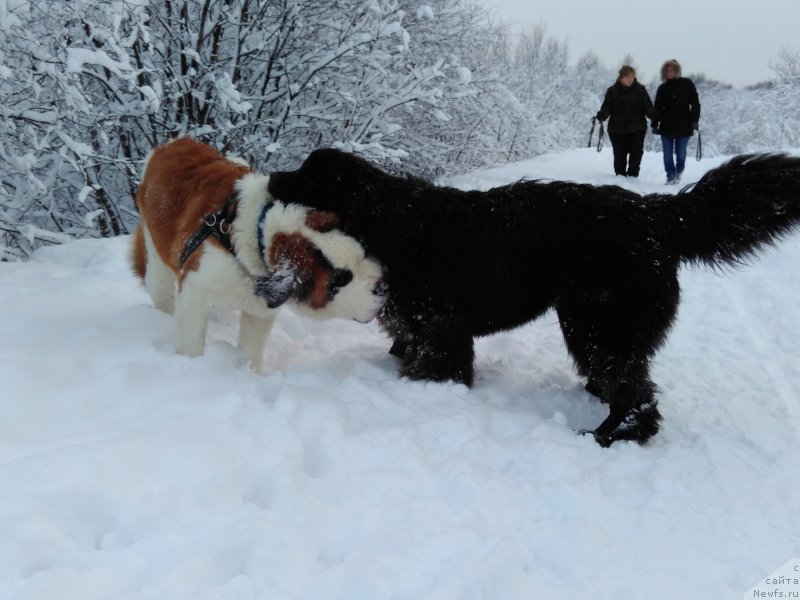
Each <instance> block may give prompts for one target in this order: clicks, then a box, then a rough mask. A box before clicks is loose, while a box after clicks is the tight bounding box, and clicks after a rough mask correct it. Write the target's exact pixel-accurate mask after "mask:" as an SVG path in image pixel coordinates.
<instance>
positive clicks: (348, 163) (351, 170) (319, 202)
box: [268, 148, 389, 221]
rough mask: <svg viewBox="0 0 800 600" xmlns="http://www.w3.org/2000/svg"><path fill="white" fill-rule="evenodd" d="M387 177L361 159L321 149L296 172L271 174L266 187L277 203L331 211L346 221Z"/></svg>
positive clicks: (367, 200) (334, 150)
mask: <svg viewBox="0 0 800 600" xmlns="http://www.w3.org/2000/svg"><path fill="white" fill-rule="evenodd" d="M387 177H389V176H388V175H387V174H386V173H384V172H383V171H381V170H380V169H378V168H377V167H375V166H373V165H372V164H370V163H368V162H367V161H366V160H364V159H363V158H359V157H357V156H355V155H353V154H348V153H347V152H342V151H341V150H336V149H333V148H322V149H319V150H314V151H313V152H312V153H311V154H309V155H308V157H307V158H306V159H305V161H303V164H302V165H300V168H299V169H297V170H296V171H277V172H274V173H272V174H271V175H270V178H269V185H268V187H269V193H270V194H271V195H272V196H273V197H274V198H276V199H278V200H282V201H284V202H293V203H295V204H302V205H305V206H310V207H312V208H316V209H320V210H326V211H330V212H333V213H335V214H336V215H338V216H339V217H340V218H341V219H342V220H343V221H346V220H347V216H348V214H349V212H350V210H351V209H352V208H353V206H354V205H357V204H363V203H365V202H369V201H370V198H371V197H372V195H373V194H374V192H375V190H376V188H377V186H379V185H380V183H381V182H382V181H384V180H385V178H387Z"/></svg>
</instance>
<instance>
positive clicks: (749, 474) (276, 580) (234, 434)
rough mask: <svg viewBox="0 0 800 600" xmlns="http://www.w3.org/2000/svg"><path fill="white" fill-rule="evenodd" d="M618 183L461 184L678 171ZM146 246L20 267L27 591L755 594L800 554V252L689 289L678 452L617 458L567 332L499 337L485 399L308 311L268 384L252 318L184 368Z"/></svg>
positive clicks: (19, 401) (535, 171) (88, 249)
mask: <svg viewBox="0 0 800 600" xmlns="http://www.w3.org/2000/svg"><path fill="white" fill-rule="evenodd" d="M690 150H691V149H690ZM720 162H721V160H720V159H714V160H704V161H703V162H701V163H697V162H695V161H694V160H692V161H690V162H689V164H688V165H687V172H686V174H685V175H686V176H685V181H691V180H692V179H696V178H698V177H699V176H700V175H701V174H702V173H703V172H704V171H705V170H707V169H709V168H711V167H713V166H716V165H717V164H719V163H720ZM611 170H612V169H611V156H610V153H609V151H608V150H604V151H603V153H601V154H597V153H596V152H594V151H593V150H588V149H586V150H576V151H572V152H566V153H561V154H553V155H548V156H543V157H540V158H537V159H535V160H531V161H527V162H524V163H520V164H516V165H509V166H505V167H502V168H498V169H493V170H490V171H484V172H478V173H474V174H471V175H470V176H467V177H460V178H457V179H454V180H452V181H451V182H450V183H452V184H455V185H459V186H463V187H479V188H486V187H490V186H493V185H498V184H501V183H507V182H510V181H513V180H515V179H519V178H521V177H523V176H527V177H533V178H535V177H546V178H558V179H571V180H577V181H588V182H594V183H624V184H626V185H628V186H630V187H631V188H632V189H636V190H638V191H641V192H643V193H649V192H654V191H662V192H663V191H675V188H666V187H665V186H663V185H662V182H663V173H662V168H661V166H660V156H659V155H657V154H647V155H646V156H645V160H644V166H643V172H642V177H641V178H640V180H638V181H624V182H621V181H620V180H618V179H614V177H613V176H612V175H609V173H610V172H611ZM128 243H129V240H128V239H115V240H89V241H79V242H74V243H71V244H68V245H65V246H59V247H52V248H46V249H42V250H40V251H39V252H38V253H36V255H35V256H34V257H33V259H32V260H31V261H29V262H27V263H22V264H8V263H0V307H2V308H1V309H0V336H2V346H1V347H0V389H2V392H0V413H1V414H2V420H0V485H1V486H2V487H1V488H0V532H2V534H0V598H4V599H6V598H8V599H12V598H14V599H25V600H33V599H41V600H53V599H56V598H57V599H65V600H76V599H80V600H83V599H87V600H88V599H98V600H100V599H102V600H107V599H113V600H126V599H144V598H147V599H154V600H167V599H168V600H180V599H187V600H189V599H191V600H197V599H236V600H238V599H251V598H257V599H269V600H280V599H302V600H322V599H341V600H383V599H386V600H388V599H391V600H423V599H425V600H434V599H442V600H444V599H454V600H462V599H463V600H469V599H476V600H477V599H492V600H495V599H503V600H505V599H513V600H516V599H525V600H528V599H532V598H545V599H551V598H552V599H561V598H569V599H577V598H586V599H592V600H603V599H609V600H619V599H634V600H636V599H640V598H647V599H665V600H666V599H669V600H673V599H676V598H681V599H704V600H706V599H712V600H715V599H723V598H737V599H738V598H742V597H743V595H744V593H745V592H746V591H747V590H748V589H749V588H750V587H752V586H753V585H755V584H756V583H757V582H758V581H759V580H762V579H763V578H764V577H765V576H766V575H767V574H768V573H770V572H772V571H773V570H775V569H776V568H778V567H779V566H780V565H783V564H784V563H785V562H786V561H787V560H789V559H790V558H792V557H796V556H798V555H800V481H798V476H797V473H798V472H799V469H800V435H798V434H799V433H800V360H798V358H800V300H798V299H799V298H800V233H798V234H796V235H794V236H793V237H792V238H790V239H788V240H786V241H784V242H783V243H781V244H780V246H779V247H778V248H776V249H773V250H771V251H769V252H768V253H766V254H765V255H763V256H762V257H761V258H760V259H759V260H757V261H755V262H754V263H753V264H752V265H751V266H750V267H748V268H747V269H743V270H740V271H738V272H736V273H723V274H715V273H712V272H709V271H706V270H701V269H697V270H691V269H686V270H684V271H682V274H681V284H682V286H683V303H682V305H681V310H680V316H679V321H678V323H677V325H676V327H675V328H674V330H673V332H672V335H671V337H670V338H669V342H668V343H667V345H666V347H665V348H664V349H663V350H662V351H661V353H660V354H659V355H658V357H657V359H656V361H655V367H654V373H653V375H654V378H655V380H656V382H657V383H658V384H659V385H660V388H661V394H660V398H661V404H660V407H661V410H662V412H663V414H664V419H665V420H664V423H663V428H662V431H661V433H660V434H659V435H658V436H657V437H656V438H655V439H654V440H653V441H652V442H651V443H649V444H647V445H646V446H643V447H640V446H638V445H635V444H630V443H617V444H615V445H614V446H613V447H611V448H610V449H603V448H600V447H599V446H598V445H597V444H596V443H595V442H594V441H593V440H592V439H591V438H590V437H581V436H579V435H577V434H576V433H575V431H576V430H579V429H582V428H591V427H593V426H596V425H597V424H599V423H600V421H601V420H602V419H603V418H604V416H605V414H606V409H605V407H603V406H601V405H600V404H599V403H598V401H597V400H595V399H593V398H592V397H591V396H589V395H588V394H587V393H586V392H584V391H583V384H582V382H581V381H580V380H579V379H578V378H577V376H576V375H575V374H574V372H573V370H572V368H571V364H570V360H569V358H568V356H567V353H566V350H565V349H564V346H563V343H562V341H561V334H560V331H559V328H558V325H557V324H556V318H555V316H554V314H552V313H548V314H547V315H546V316H545V317H543V318H542V319H540V320H539V321H537V322H536V323H534V324H531V325H529V326H526V327H523V328H521V329H518V330H516V331H513V332H510V333H507V334H503V335H495V336H492V337H489V338H485V339H482V340H480V341H479V342H478V343H477V379H476V384H475V386H474V388H472V389H467V388H465V387H463V386H458V385H451V384H433V383H417V382H410V381H405V380H400V379H398V377H397V374H396V372H397V365H396V364H395V361H394V359H393V358H392V357H390V356H389V355H388V354H387V350H388V348H389V342H388V340H387V338H386V337H385V336H384V335H383V334H382V333H381V332H380V330H379V329H378V327H377V326H376V325H374V324H370V325H359V324H357V323H351V322H345V321H335V322H327V323H315V322H310V321H306V320H303V319H301V318H300V317H298V316H296V315H294V314H292V313H290V312H284V313H282V315H281V317H280V318H279V321H278V325H277V326H276V330H275V332H274V335H273V336H272V338H271V339H270V342H269V347H268V351H267V358H266V361H267V375H266V376H264V377H259V376H257V375H255V374H253V373H252V372H251V371H249V370H248V368H247V367H246V366H245V365H244V361H243V359H242V357H241V355H240V354H239V352H238V351H237V350H236V349H235V348H233V347H232V346H231V344H232V343H233V341H234V340H235V339H236V331H235V326H234V324H233V323H234V320H233V319H232V317H231V316H230V315H224V314H219V315H217V317H216V319H215V322H214V323H213V324H212V327H211V328H210V330H209V340H210V342H209V346H208V348H207V352H206V354H205V355H204V356H202V357H200V358H186V357H183V356H177V355H176V354H175V353H174V344H175V328H174V325H173V323H172V320H171V318H170V317H169V316H167V315H165V314H162V313H160V312H158V311H157V310H155V309H154V308H153V307H152V305H151V303H150V300H149V298H148V296H147V295H146V293H145V291H144V290H143V288H142V287H141V286H140V285H139V284H138V282H137V281H136V280H135V279H134V277H133V276H132V274H131V273H130V270H129V268H128V264H127V246H128Z"/></svg>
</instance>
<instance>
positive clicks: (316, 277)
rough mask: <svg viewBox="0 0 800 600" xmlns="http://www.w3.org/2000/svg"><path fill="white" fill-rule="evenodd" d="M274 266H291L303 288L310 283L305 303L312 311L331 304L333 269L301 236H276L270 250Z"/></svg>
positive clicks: (289, 234)
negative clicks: (330, 288) (330, 281)
mask: <svg viewBox="0 0 800 600" xmlns="http://www.w3.org/2000/svg"><path fill="white" fill-rule="evenodd" d="M269 260H270V263H271V264H272V265H278V264H284V265H287V264H288V265H289V267H290V268H291V269H292V271H293V272H294V274H295V277H297V278H298V279H299V280H300V281H301V283H302V284H304V285H305V284H308V283H309V282H311V285H312V287H311V289H310V292H309V295H308V298H304V301H305V302H306V303H307V304H308V305H309V306H310V307H311V308H324V307H325V306H326V305H327V304H328V281H329V280H330V277H331V269H330V267H329V266H328V265H327V264H326V263H324V262H323V259H322V257H321V256H320V254H319V252H317V251H316V249H315V248H314V245H313V244H312V243H311V242H309V241H308V240H307V239H306V238H304V237H303V236H302V235H300V234H299V233H276V234H275V235H274V236H272V244H271V245H270V247H269Z"/></svg>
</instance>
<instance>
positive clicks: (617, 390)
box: [592, 363, 661, 447]
mask: <svg viewBox="0 0 800 600" xmlns="http://www.w3.org/2000/svg"><path fill="white" fill-rule="evenodd" d="M647 370H648V369H647V365H646V363H645V364H634V365H625V367H623V369H622V372H620V373H619V375H618V376H616V377H614V383H610V384H609V385H608V386H607V387H606V388H605V389H603V390H602V392H601V395H600V398H601V399H603V400H604V401H605V402H607V403H608V404H609V415H608V417H606V419H605V420H604V421H603V422H602V423H601V424H600V425H599V426H598V427H597V428H596V429H595V430H594V431H593V432H592V433H594V437H595V439H596V440H597V443H598V444H600V445H601V446H604V447H607V446H610V445H611V444H612V443H614V442H616V441H619V440H631V441H634V442H639V443H640V444H641V443H643V442H646V441H647V440H648V439H650V438H651V437H652V436H654V435H655V434H656V433H658V429H659V423H660V422H661V413H659V411H658V406H657V405H658V400H657V399H656V396H655V391H656V386H655V384H654V383H653V382H652V381H651V380H650V378H649V377H648V376H647Z"/></svg>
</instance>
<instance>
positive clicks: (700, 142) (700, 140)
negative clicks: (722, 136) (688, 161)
mask: <svg viewBox="0 0 800 600" xmlns="http://www.w3.org/2000/svg"><path fill="white" fill-rule="evenodd" d="M701 158H703V138H702V137H701V136H700V128H699V127H698V128H697V160H698V161H699V160H700V159H701Z"/></svg>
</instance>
